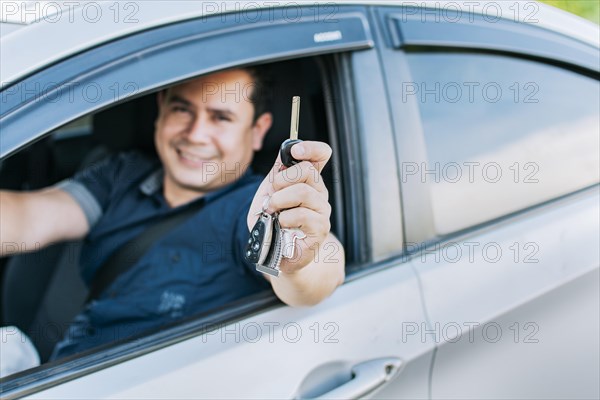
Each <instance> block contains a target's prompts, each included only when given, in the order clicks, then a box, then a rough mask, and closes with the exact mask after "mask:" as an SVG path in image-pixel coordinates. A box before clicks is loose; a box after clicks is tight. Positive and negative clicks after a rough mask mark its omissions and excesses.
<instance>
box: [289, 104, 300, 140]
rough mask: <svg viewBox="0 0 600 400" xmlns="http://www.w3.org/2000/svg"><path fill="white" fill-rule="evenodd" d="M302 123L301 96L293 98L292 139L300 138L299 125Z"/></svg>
mask: <svg viewBox="0 0 600 400" xmlns="http://www.w3.org/2000/svg"><path fill="white" fill-rule="evenodd" d="M299 124H300V96H294V97H293V98H292V122H291V125H290V139H292V140H295V139H298V126H299Z"/></svg>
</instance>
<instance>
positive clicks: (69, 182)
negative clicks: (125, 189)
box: [55, 154, 129, 228]
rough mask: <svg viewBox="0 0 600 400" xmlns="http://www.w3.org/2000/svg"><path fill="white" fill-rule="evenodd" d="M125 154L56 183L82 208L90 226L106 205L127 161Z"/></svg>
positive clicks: (97, 218)
mask: <svg viewBox="0 0 600 400" xmlns="http://www.w3.org/2000/svg"><path fill="white" fill-rule="evenodd" d="M128 158H129V157H128V155H127V154H115V155H111V156H108V157H106V158H104V159H102V160H101V161H99V162H97V163H95V164H93V165H91V166H89V167H87V168H85V169H84V170H82V171H79V172H78V173H76V174H75V175H74V176H73V177H71V178H68V179H65V180H64V181H62V182H59V183H57V184H56V186H55V187H57V188H58V189H61V190H63V191H65V192H67V193H68V194H69V195H71V196H72V197H73V199H75V201H76V202H77V203H78V204H79V206H80V207H81V209H82V210H83V212H84V214H85V217H86V219H87V221H88V223H89V226H90V228H92V227H93V226H94V225H95V224H96V222H98V220H99V219H100V218H101V217H102V215H103V214H104V211H105V210H106V208H107V206H108V202H109V200H110V198H111V194H112V191H113V190H114V188H115V186H116V183H117V182H118V177H119V173H120V171H122V170H123V168H124V166H125V165H126V164H127V162H128Z"/></svg>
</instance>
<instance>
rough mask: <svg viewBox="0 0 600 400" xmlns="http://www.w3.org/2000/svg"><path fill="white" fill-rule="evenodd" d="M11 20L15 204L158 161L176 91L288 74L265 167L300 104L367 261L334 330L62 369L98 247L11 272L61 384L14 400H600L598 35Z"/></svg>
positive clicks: (342, 228)
mask: <svg viewBox="0 0 600 400" xmlns="http://www.w3.org/2000/svg"><path fill="white" fill-rule="evenodd" d="M1 7H2V20H3V23H1V24H0V33H1V39H0V56H1V57H0V83H1V85H2V86H1V90H0V96H1V100H0V107H1V109H0V127H1V133H0V139H1V141H0V153H1V154H0V155H1V157H2V159H1V160H2V161H1V163H2V164H1V166H0V185H1V187H2V188H5V189H15V190H24V189H35V188H38V187H43V186H45V185H49V184H53V183H55V182H57V181H59V180H61V179H64V178H67V177H68V176H70V175H72V174H73V173H74V172H76V171H78V170H80V169H82V168H85V166H86V165H92V164H93V163H94V162H96V161H97V160H98V159H100V158H101V157H103V156H105V155H107V154H111V153H114V152H117V151H122V150H126V149H131V148H136V149H147V150H148V151H152V149H151V147H152V143H151V136H149V135H150V132H151V131H152V123H153V114H152V113H153V111H152V104H154V98H153V96H154V94H155V93H156V92H157V91H158V90H160V89H162V88H164V87H167V86H169V85H172V84H174V83H176V82H180V81H183V80H186V79H189V78H192V77H195V76H199V75H202V74H206V73H209V72H212V71H216V70H221V69H226V68H231V67H235V66H243V65H251V64H264V63H268V64H272V66H273V68H274V71H275V75H276V77H277V79H276V81H277V82H278V83H277V86H275V87H274V92H275V96H276V98H277V99H278V101H277V105H276V109H275V110H274V115H275V116H276V121H275V126H274V127H273V129H272V132H271V133H270V134H269V135H268V143H267V145H266V146H265V149H264V150H263V151H262V152H261V153H260V154H257V157H256V160H255V167H256V169H257V170H259V171H261V170H263V171H264V166H265V163H266V162H267V161H270V160H272V159H273V157H274V154H275V152H276V151H277V148H278V145H279V144H280V143H281V141H282V140H283V138H284V136H285V133H286V131H287V130H288V126H289V125H288V117H289V99H290V98H291V96H293V95H300V96H301V97H302V99H303V109H302V115H301V121H300V135H301V137H302V138H304V139H316V140H324V141H326V142H328V143H329V144H330V145H331V146H332V148H333V150H334V156H333V158H332V162H331V165H330V167H328V169H327V170H326V172H325V175H324V176H325V179H326V183H327V186H328V188H329V191H330V193H331V196H330V197H331V202H332V205H333V209H334V213H333V215H332V230H333V231H334V232H335V233H336V235H337V236H338V237H339V238H340V240H341V242H342V243H343V244H344V246H345V250H346V258H347V267H346V273H347V279H346V282H345V283H344V284H343V285H342V286H341V287H339V288H338V289H337V291H336V292H335V293H334V294H333V295H332V296H331V297H330V298H328V299H326V300H325V301H323V302H322V303H320V304H319V305H317V306H315V307H311V308H292V307H288V306H285V305H283V304H282V303H281V302H279V301H278V300H277V298H276V297H275V296H274V295H273V294H272V293H258V294H256V295H255V296H253V297H251V298H248V299H244V301H243V302H236V303H233V304H228V305H225V306H223V307H222V308H219V309H218V310H214V312H211V313H208V314H201V315H197V316H194V317H193V318H188V319H185V320H183V321H181V322H179V323H177V324H174V325H172V326H167V327H164V328H163V329H160V330H159V331H152V332H147V333H144V334H142V335H138V336H136V337H134V338H133V339H132V338H129V339H127V340H122V341H119V342H115V343H112V344H110V345H108V346H104V347H102V348H98V349H94V350H92V351H88V352H86V353H83V354H78V355H76V356H74V357H70V358H67V359H64V360H59V361H56V362H44V361H46V360H47V358H48V355H49V352H50V351H51V349H52V347H53V346H54V344H55V343H56V342H57V341H58V340H60V338H61V336H62V334H63V333H64V331H65V328H66V326H67V325H68V323H69V320H70V318H72V317H73V316H74V315H75V314H76V313H77V311H78V310H79V307H81V304H82V301H83V299H84V298H85V290H86V288H85V287H83V285H82V283H81V281H80V280H79V278H78V276H77V257H78V250H79V246H80V243H68V244H57V245H56V246H53V247H51V248H48V249H44V250H41V251H40V252H34V253H29V254H26V255H20V256H15V257H10V258H6V259H3V260H2V261H1V262H2V264H3V265H1V267H2V291H1V293H0V294H1V296H2V300H1V301H2V302H1V306H2V314H1V315H0V317H1V318H2V325H4V326H16V327H19V328H20V329H21V331H23V332H25V333H27V334H28V336H29V337H30V338H31V340H32V341H33V343H34V344H35V346H36V347H37V351H38V352H39V354H40V357H41V359H42V365H41V366H39V367H36V368H33V369H29V370H26V371H23V372H20V373H17V374H14V375H11V376H8V377H6V378H4V379H2V380H1V381H0V394H1V396H2V398H3V399H13V398H19V397H29V398H39V399H50V398H52V399H58V398H61V399H68V398H77V399H82V398H93V399H99V398H119V399H124V398H136V399H139V398H277V399H281V398H313V397H322V398H344V399H354V398H362V397H370V398H407V399H409V398H410V399H416V398H423V399H440V398H477V399H482V398H489V399H499V398H519V399H521V398H565V399H567V398H569V399H571V398H578V399H583V398H587V399H593V398H596V399H597V398H598V397H599V396H600V389H599V376H600V361H599V357H600V348H599V341H600V340H599V338H600V333H599V323H600V321H599V315H600V310H599V291H600V289H599V280H600V277H599V268H600V250H599V243H600V226H599V219H600V210H599V209H600V205H599V204H600V193H599V186H598V183H599V181H600V176H599V175H600V172H599V170H600V161H599V160H600V155H599V151H600V150H599V148H600V144H599V136H600V125H599V121H600V115H599V112H600V86H599V82H598V79H599V78H600V71H599V70H600V56H599V54H600V53H599V49H600V39H599V37H600V30H599V28H598V26H597V25H594V24H592V23H588V22H586V21H583V20H581V19H579V18H577V17H575V16H572V15H569V14H567V13H564V12H561V11H558V10H556V9H554V8H551V7H548V6H545V5H543V4H540V3H537V2H530V1H528V2H518V1H515V2H504V1H503V2H435V3H433V2H428V3H425V2H394V1H346V2H329V3H325V2H321V3H302V4H298V3H287V2H276V1H275V2H197V1H170V2H167V1H161V2H159V1H130V2H116V1H115V2H105V1H103V2H94V1H86V2H77V1H75V2H37V3H34V2H10V1H3V2H2V3H1ZM2 246H19V244H18V243H17V244H15V243H2ZM27 250H35V249H27ZM335 252H336V249H331V251H330V252H328V253H327V254H315V257H324V258H328V257H335Z"/></svg>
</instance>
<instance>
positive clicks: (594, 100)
mask: <svg viewBox="0 0 600 400" xmlns="http://www.w3.org/2000/svg"><path fill="white" fill-rule="evenodd" d="M448 11H452V12H450V13H449V12H448ZM377 18H379V22H380V27H381V30H382V34H383V35H384V37H386V39H387V42H386V46H382V47H381V53H382V58H383V59H384V62H385V74H386V78H387V82H388V86H387V87H388V88H389V97H390V99H391V104H392V107H391V108H392V110H393V113H392V118H393V120H394V128H395V137H396V141H397V142H396V145H397V152H398V154H399V156H398V162H399V170H400V171H401V182H402V200H403V205H404V215H405V226H406V245H407V251H408V252H409V253H410V254H412V257H411V264H412V266H413V267H414V268H415V269H416V270H417V271H418V274H419V277H420V280H421V283H422V285H423V295H424V299H425V303H426V309H427V315H428V316H429V318H430V320H429V322H430V325H431V326H432V329H431V330H427V331H424V330H422V329H418V327H415V328H414V329H413V331H414V334H415V335H419V334H420V335H422V336H431V337H433V338H435V342H436V343H437V344H438V348H437V349H436V355H435V361H434V365H433V367H432V381H431V396H432V398H478V399H480V398H597V397H598V395H599V392H598V374H599V372H600V369H599V344H598V343H599V340H598V339H599V331H598V326H599V320H598V315H599V314H600V313H599V309H598V299H599V275H598V268H599V265H600V259H599V251H598V243H599V242H600V233H599V230H600V228H599V226H598V219H599V197H598V194H599V191H598V182H599V158H600V155H599V151H598V148H599V137H598V136H599V135H598V132H599V131H600V127H599V121H600V116H599V110H600V101H599V96H600V89H599V84H598V78H599V76H598V49H597V47H594V46H592V45H590V44H587V43H585V42H583V41H579V40H574V39H569V38H568V37H567V36H564V35H561V34H558V33H555V32H552V31H551V30H548V29H544V28H542V27H539V26H536V25H535V24H529V25H526V24H523V23H518V22H516V21H511V20H509V19H506V18H504V19H503V18H499V17H498V18H493V19H492V20H490V18H489V16H485V15H478V14H470V13H465V12H464V11H463V13H462V14H457V13H456V10H455V9H452V10H445V9H443V8H437V9H435V10H432V9H428V10H424V11H423V10H418V9H415V8H409V9H406V8H394V7H389V8H381V9H379V10H378V14H377Z"/></svg>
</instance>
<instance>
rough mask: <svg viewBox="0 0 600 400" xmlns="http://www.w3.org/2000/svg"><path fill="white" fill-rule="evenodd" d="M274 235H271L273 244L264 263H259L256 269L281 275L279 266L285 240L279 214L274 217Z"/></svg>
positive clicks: (272, 274) (273, 274) (276, 275)
mask: <svg viewBox="0 0 600 400" xmlns="http://www.w3.org/2000/svg"><path fill="white" fill-rule="evenodd" d="M272 227H273V236H272V237H271V241H272V246H270V248H269V253H268V255H267V258H266V259H265V260H264V263H257V264H256V270H257V271H259V272H262V273H265V274H268V275H271V276H274V277H278V276H279V272H280V269H279V266H280V265H281V260H282V258H283V240H282V236H281V234H282V229H281V226H280V225H279V220H278V219H277V215H275V216H274V217H273V224H272Z"/></svg>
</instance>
